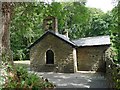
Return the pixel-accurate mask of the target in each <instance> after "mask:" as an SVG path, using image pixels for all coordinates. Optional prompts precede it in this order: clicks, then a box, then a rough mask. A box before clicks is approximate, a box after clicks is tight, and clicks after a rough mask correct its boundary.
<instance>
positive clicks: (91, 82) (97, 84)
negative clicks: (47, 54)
mask: <svg viewBox="0 0 120 90" xmlns="http://www.w3.org/2000/svg"><path fill="white" fill-rule="evenodd" d="M37 74H38V75H39V76H41V75H42V76H43V77H44V78H47V79H48V80H49V81H51V82H53V83H54V84H55V85H56V87H57V88H108V85H107V81H106V79H105V77H104V75H103V74H100V73H81V72H77V73H69V74H65V73H53V72H40V73H37ZM42 76H41V77H42Z"/></svg>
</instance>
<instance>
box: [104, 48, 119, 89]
mask: <svg viewBox="0 0 120 90" xmlns="http://www.w3.org/2000/svg"><path fill="white" fill-rule="evenodd" d="M105 56H106V78H107V81H108V83H109V86H110V88H117V89H118V88H119V89H120V64H116V63H114V61H113V58H112V52H111V50H110V49H109V50H108V51H107V52H106V55H105Z"/></svg>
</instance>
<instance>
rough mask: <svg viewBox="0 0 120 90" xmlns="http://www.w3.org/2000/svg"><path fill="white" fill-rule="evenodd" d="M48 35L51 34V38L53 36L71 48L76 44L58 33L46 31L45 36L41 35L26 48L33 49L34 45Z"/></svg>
mask: <svg viewBox="0 0 120 90" xmlns="http://www.w3.org/2000/svg"><path fill="white" fill-rule="evenodd" d="M48 34H51V35H53V36H55V37H57V38H59V39H61V40H63V41H64V42H66V43H68V44H70V45H71V46H73V47H75V46H76V44H75V43H73V42H72V41H70V39H69V38H67V37H66V36H65V35H62V34H59V33H54V32H52V31H47V32H45V34H43V35H42V36H41V37H40V38H39V39H38V40H36V41H35V42H34V43H33V44H32V45H30V46H29V47H28V49H30V48H31V47H33V46H34V45H35V44H37V43H39V42H40V41H41V40H42V39H43V38H44V37H45V36H46V35H48Z"/></svg>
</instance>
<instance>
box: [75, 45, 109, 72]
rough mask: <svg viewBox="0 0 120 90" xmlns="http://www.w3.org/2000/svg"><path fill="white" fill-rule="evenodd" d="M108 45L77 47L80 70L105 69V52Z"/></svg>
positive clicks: (100, 70) (101, 70)
mask: <svg viewBox="0 0 120 90" xmlns="http://www.w3.org/2000/svg"><path fill="white" fill-rule="evenodd" d="M107 48H108V46H91V47H79V48H78V49H77V60H78V62H77V65H78V71H99V72H104V71H105V69H104V68H105V60H104V53H105V50H106V49H107Z"/></svg>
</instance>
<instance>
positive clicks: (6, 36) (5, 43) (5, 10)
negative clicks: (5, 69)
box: [2, 2, 13, 64]
mask: <svg viewBox="0 0 120 90" xmlns="http://www.w3.org/2000/svg"><path fill="white" fill-rule="evenodd" d="M11 12H12V3H10V2H2V14H3V21H2V22H3V36H2V47H3V52H2V53H4V55H6V56H8V57H9V59H8V61H7V62H8V63H10V64H13V61H12V55H11V50H10V31H9V25H10V19H11Z"/></svg>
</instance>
